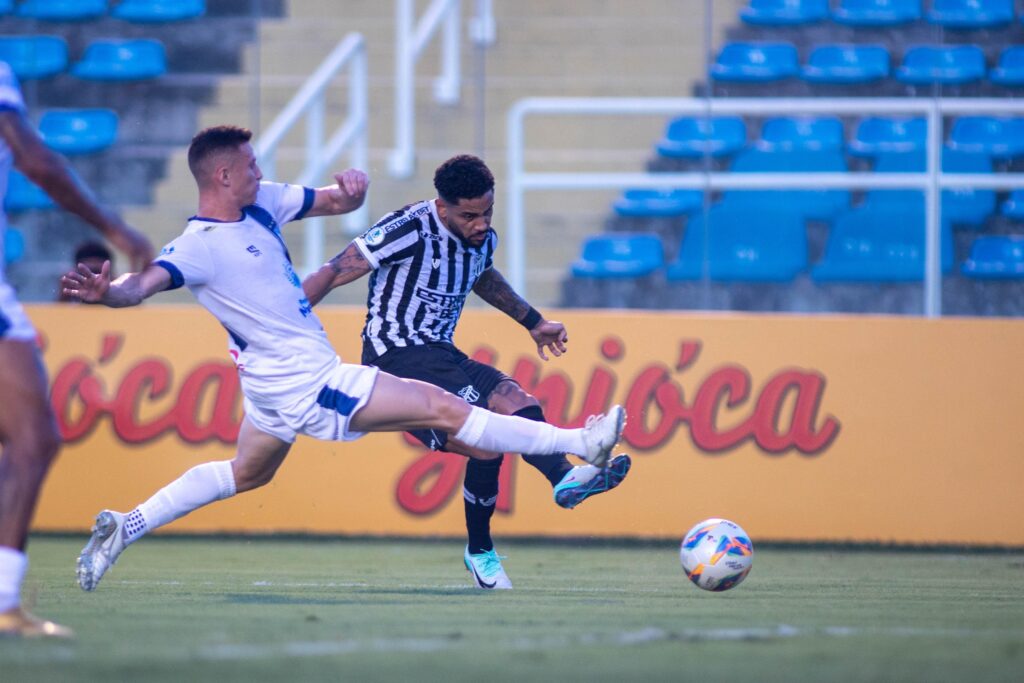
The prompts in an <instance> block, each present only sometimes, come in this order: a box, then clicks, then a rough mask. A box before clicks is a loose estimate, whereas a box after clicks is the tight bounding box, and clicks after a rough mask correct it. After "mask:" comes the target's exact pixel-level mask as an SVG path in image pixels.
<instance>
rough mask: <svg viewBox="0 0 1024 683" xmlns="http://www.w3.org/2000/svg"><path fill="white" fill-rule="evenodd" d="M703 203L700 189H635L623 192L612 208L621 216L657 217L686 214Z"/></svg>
mask: <svg viewBox="0 0 1024 683" xmlns="http://www.w3.org/2000/svg"><path fill="white" fill-rule="evenodd" d="M703 204H704V193H703V192H701V191H700V190H671V189H663V190H659V189H633V190H626V191H625V192H623V193H622V197H620V198H619V199H617V200H616V201H615V203H614V204H613V205H612V208H613V209H614V210H615V213H617V214H618V215H620V216H627V217H636V218H655V217H671V216H685V215H687V214H690V213H693V212H694V211H697V210H699V209H700V208H701V206H703Z"/></svg>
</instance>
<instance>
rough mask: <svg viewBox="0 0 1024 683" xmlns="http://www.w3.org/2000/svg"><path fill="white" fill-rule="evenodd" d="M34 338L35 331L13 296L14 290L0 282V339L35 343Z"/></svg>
mask: <svg viewBox="0 0 1024 683" xmlns="http://www.w3.org/2000/svg"><path fill="white" fill-rule="evenodd" d="M35 338H36V330H35V328H34V327H32V323H31V322H30V321H29V319H28V316H27V315H25V309H24V308H22V307H21V304H20V303H18V299H17V297H15V296H14V288H13V287H11V286H10V285H9V284H7V283H6V282H3V281H2V280H0V339H15V340H18V341H35Z"/></svg>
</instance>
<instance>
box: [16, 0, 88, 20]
mask: <svg viewBox="0 0 1024 683" xmlns="http://www.w3.org/2000/svg"><path fill="white" fill-rule="evenodd" d="M106 13H107V0H25V1H24V2H22V3H21V4H20V5H18V10H17V14H18V16H19V17H25V18H26V19H40V20H43V21H88V20H90V19H98V18H99V17H102V16H103V15H105V14H106Z"/></svg>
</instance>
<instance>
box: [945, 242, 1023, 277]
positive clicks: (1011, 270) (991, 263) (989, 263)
mask: <svg viewBox="0 0 1024 683" xmlns="http://www.w3.org/2000/svg"><path fill="white" fill-rule="evenodd" d="M960 272H962V273H963V274H964V275H966V276H967V277H972V278H976V279H979V280H982V279H983V280H1009V279H1020V278H1024V236H1020V235H1012V236H1011V235H1000V236H997V237H979V238H977V239H976V240H974V243H973V244H972V245H971V253H970V256H968V257H967V260H966V261H964V263H963V265H962V266H961V267H960Z"/></svg>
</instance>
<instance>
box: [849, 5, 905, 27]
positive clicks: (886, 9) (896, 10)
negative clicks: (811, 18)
mask: <svg viewBox="0 0 1024 683" xmlns="http://www.w3.org/2000/svg"><path fill="white" fill-rule="evenodd" d="M920 18H921V0H839V2H838V4H837V5H836V7H835V8H834V9H833V10H832V21H834V22H836V23H839V24H846V25H848V26H865V27H868V26H896V25H898V24H906V23H909V22H912V21H917V20H918V19H920Z"/></svg>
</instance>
